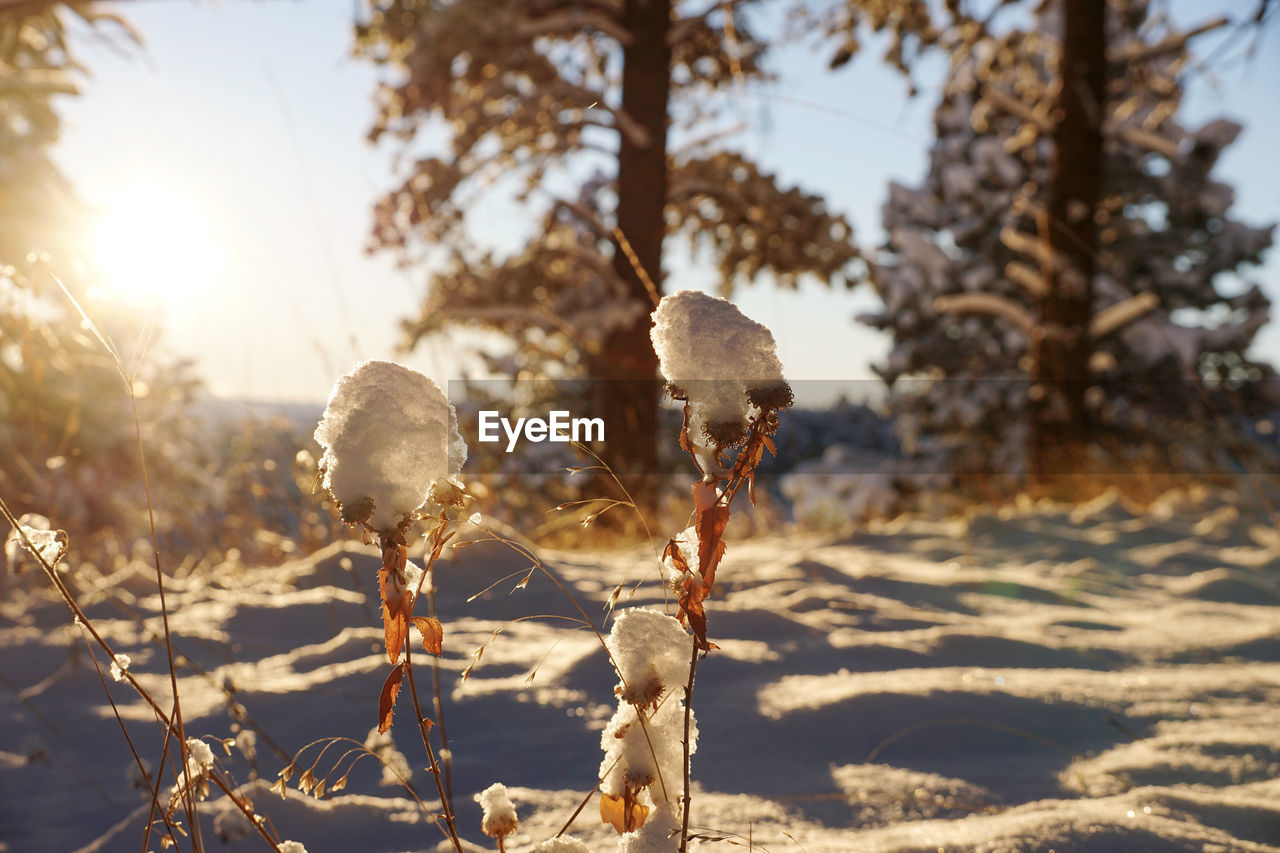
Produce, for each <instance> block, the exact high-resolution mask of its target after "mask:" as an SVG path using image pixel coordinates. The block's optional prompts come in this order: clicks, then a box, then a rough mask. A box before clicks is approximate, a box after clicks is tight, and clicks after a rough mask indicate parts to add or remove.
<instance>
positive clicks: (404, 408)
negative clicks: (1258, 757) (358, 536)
mask: <svg viewBox="0 0 1280 853" xmlns="http://www.w3.org/2000/svg"><path fill="white" fill-rule="evenodd" d="M315 438H316V441H317V442H318V443H319V444H320V447H321V448H322V449H323V450H324V456H323V457H322V459H321V462H320V464H321V467H322V469H323V471H324V487H325V488H326V489H327V490H328V491H329V494H330V495H332V496H333V499H334V501H336V502H337V504H338V506H339V508H340V510H341V512H342V518H343V520H344V521H346V522H348V523H349V524H355V523H360V522H363V523H364V524H365V525H367V526H368V527H369V529H371V530H373V531H374V532H377V533H384V532H390V531H394V530H395V529H396V527H398V526H399V525H400V524H401V523H403V522H404V521H405V520H406V519H408V518H410V517H411V516H412V515H413V514H414V513H415V512H417V511H418V510H419V509H420V508H422V507H423V506H424V505H426V504H428V503H436V504H452V503H455V502H456V501H457V498H458V496H459V494H460V491H461V488H462V484H461V483H460V482H458V480H457V478H456V476H453V475H456V474H457V472H458V471H459V470H460V469H461V467H462V463H463V462H465V461H466V458H467V445H466V442H465V441H463V439H462V436H461V435H460V434H459V433H458V416H457V413H456V412H455V411H454V408H453V406H452V405H450V404H449V400H448V398H446V397H445V395H444V392H443V391H441V390H440V386H438V385H436V383H435V382H433V381H432V380H431V379H429V378H428V377H426V376H424V375H422V374H421V373H419V372H417V371H416V370H412V369H410V368H408V367H405V366H404V365H400V364H395V363H394V362H390V361H366V362H364V363H363V364H360V365H358V366H356V368H355V369H354V370H352V371H351V372H350V373H348V374H347V375H346V376H343V377H342V378H340V379H339V380H338V381H337V383H336V384H335V385H334V387H333V392H332V393H331V394H330V395H329V403H328V405H327V406H326V407H325V410H324V416H323V417H322V418H321V419H320V424H319V425H318V426H317V427H316V433H315Z"/></svg>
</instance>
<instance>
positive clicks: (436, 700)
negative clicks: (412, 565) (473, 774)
mask: <svg viewBox="0 0 1280 853" xmlns="http://www.w3.org/2000/svg"><path fill="white" fill-rule="evenodd" d="M426 571H427V572H430V573H431V586H430V587H428V588H427V615H428V616H430V617H431V618H432V619H437V616H436V569H435V559H434V555H433V559H432V560H431V562H430V563H429V564H428V565H427V567H426ZM437 621H438V620H437ZM406 668H407V667H406ZM431 693H432V695H431V703H432V705H433V706H434V707H435V712H436V725H437V726H439V727H440V758H441V761H442V762H443V763H444V793H445V796H446V797H447V798H448V800H449V808H450V809H452V808H453V752H452V751H451V750H450V749H449V732H448V729H446V728H445V725H444V703H443V702H442V701H441V699H440V658H438V657H436V656H435V655H432V656H431Z"/></svg>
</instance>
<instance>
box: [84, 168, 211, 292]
mask: <svg viewBox="0 0 1280 853" xmlns="http://www.w3.org/2000/svg"><path fill="white" fill-rule="evenodd" d="M93 253H94V257H95V259H96V260H97V263H98V265H99V267H100V269H101V271H102V275H103V278H104V281H103V285H104V287H105V288H106V289H108V290H110V291H111V292H113V293H115V294H116V295H117V296H120V297H123V298H127V299H128V298H132V299H141V300H144V301H160V302H172V301H174V300H175V299H181V298H182V297H183V296H184V295H187V294H190V293H193V292H195V291H196V290H199V289H203V288H205V287H208V286H210V285H212V284H213V283H214V280H215V272H214V267H215V261H216V258H217V253H216V251H215V249H214V242H213V239H212V237H211V234H210V231H209V219H208V216H207V215H206V214H205V213H204V211H202V210H201V209H200V207H199V206H198V205H197V204H196V203H195V202H194V200H193V199H192V198H190V197H188V196H185V195H183V194H182V193H181V192H179V191H176V190H174V189H171V188H168V187H163V186H158V185H146V184H136V185H132V186H130V187H129V188H127V189H125V190H122V191H121V192H119V193H118V194H116V195H114V196H113V197H112V198H111V199H110V201H109V202H108V203H107V204H106V205H104V207H103V211H102V216H101V218H100V219H99V221H98V226H97V229H96V230H95V233H94V235H93Z"/></svg>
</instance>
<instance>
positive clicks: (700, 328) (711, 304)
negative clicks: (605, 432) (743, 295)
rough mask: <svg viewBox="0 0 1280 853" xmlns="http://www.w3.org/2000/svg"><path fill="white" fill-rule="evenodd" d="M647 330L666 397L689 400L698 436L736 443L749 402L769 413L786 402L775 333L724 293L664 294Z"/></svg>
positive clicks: (702, 439) (725, 443)
mask: <svg viewBox="0 0 1280 853" xmlns="http://www.w3.org/2000/svg"><path fill="white" fill-rule="evenodd" d="M649 335H650V337H651V338H652V340H653V347H654V350H655V352H657V354H658V365H659V369H660V370H661V371H662V375H663V377H664V378H665V379H666V380H667V386H668V388H669V389H670V391H671V394H672V396H673V397H675V398H676V399H678V400H686V401H687V402H688V403H689V407H690V418H689V426H690V430H689V433H690V434H689V437H690V439H691V440H693V441H694V442H696V443H699V444H705V443H706V441H705V439H709V440H710V444H711V445H712V446H714V447H716V448H720V447H726V446H732V445H735V444H737V443H738V442H739V441H740V440H741V439H742V438H743V436H744V435H745V434H746V430H747V421H748V418H750V417H751V415H752V409H753V408H754V409H756V410H757V411H758V412H759V413H762V414H764V415H765V416H767V415H768V413H770V412H773V411H776V410H778V409H785V408H787V407H788V406H790V405H791V400H792V395H791V387H790V386H789V385H788V384H787V382H786V380H784V379H783V378H782V364H781V362H779V361H778V350H777V344H776V343H775V342H774V340H773V333H772V332H770V331H769V329H768V328H767V327H765V326H763V325H761V324H760V323H757V322H755V321H754V320H751V319H750V318H748V317H747V316H746V315H744V314H743V313H742V312H741V311H739V310H738V307H737V306H736V305H734V304H733V303H732V302H729V301H728V300H725V299H720V298H718V297H715V296H709V295H707V294H705V293H703V292H701V291H698V290H682V291H679V292H678V293H672V294H669V295H667V296H664V297H663V299H662V301H661V302H660V303H659V304H658V307H657V309H656V310H655V311H654V312H653V328H652V329H651V330H650V332H649Z"/></svg>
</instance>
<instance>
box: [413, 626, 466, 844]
mask: <svg viewBox="0 0 1280 853" xmlns="http://www.w3.org/2000/svg"><path fill="white" fill-rule="evenodd" d="M404 645H405V648H404V671H405V674H406V675H407V676H409V695H410V696H412V697H413V712H414V713H415V714H416V715H417V717H418V731H419V732H420V733H421V734H422V745H423V747H424V748H425V749H426V750H427V761H429V762H430V764H431V775H432V776H433V777H435V780H436V790H437V791H438V792H439V794H440V809H441V811H443V812H444V823H445V828H446V829H447V830H448V834H449V840H450V841H452V842H453V848H454V849H455V850H456V851H458V853H463V851H462V841H461V840H459V838H458V828H457V826H456V825H455V823H454V820H453V806H451V805H450V803H449V798H448V796H446V794H445V790H444V777H443V774H441V772H440V764H439V762H437V761H436V753H435V750H434V749H432V747H431V738H430V737H429V736H428V734H427V718H426V717H424V716H423V715H422V705H421V704H420V703H419V701H418V688H417V686H416V685H415V684H414V682H413V652H412V651H410V649H409V646H410V645H411V644H410V643H405V644H404Z"/></svg>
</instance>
